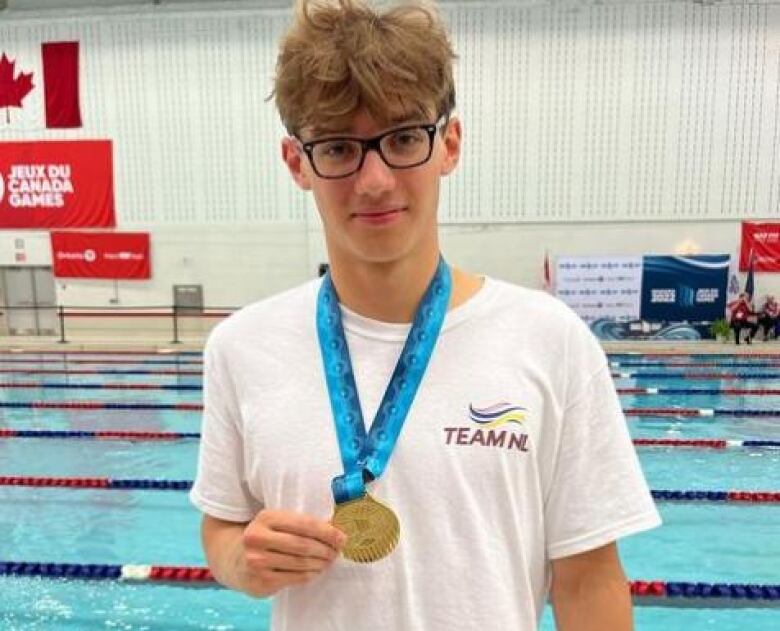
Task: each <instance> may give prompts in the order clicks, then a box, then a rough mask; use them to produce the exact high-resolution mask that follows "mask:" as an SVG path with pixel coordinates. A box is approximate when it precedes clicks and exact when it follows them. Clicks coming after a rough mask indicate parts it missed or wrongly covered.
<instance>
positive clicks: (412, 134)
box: [390, 129, 424, 147]
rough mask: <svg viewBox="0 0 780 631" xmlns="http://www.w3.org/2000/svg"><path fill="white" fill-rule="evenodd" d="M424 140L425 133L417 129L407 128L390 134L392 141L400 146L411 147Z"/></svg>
mask: <svg viewBox="0 0 780 631" xmlns="http://www.w3.org/2000/svg"><path fill="white" fill-rule="evenodd" d="M423 140H424V137H423V134H422V133H421V132H420V130H417V129H405V130H403V131H399V132H396V133H394V134H393V135H392V136H390V142H391V143H392V144H393V145H396V146H398V147H411V146H414V145H416V144H417V143H420V142H422V141H423Z"/></svg>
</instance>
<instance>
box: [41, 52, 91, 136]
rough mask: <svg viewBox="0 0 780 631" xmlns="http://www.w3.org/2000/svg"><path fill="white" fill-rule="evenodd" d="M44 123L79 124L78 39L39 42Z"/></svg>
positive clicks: (70, 125) (57, 125)
mask: <svg viewBox="0 0 780 631" xmlns="http://www.w3.org/2000/svg"><path fill="white" fill-rule="evenodd" d="M41 58H42V61H43V89H44V96H45V101H46V127H49V128H51V127H61V128H62V127H81V110H80V108H79V43H78V42H47V43H45V44H42V45H41Z"/></svg>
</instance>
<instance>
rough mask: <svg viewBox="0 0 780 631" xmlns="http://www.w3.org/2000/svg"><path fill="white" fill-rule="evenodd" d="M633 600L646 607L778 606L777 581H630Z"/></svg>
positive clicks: (744, 607)
mask: <svg viewBox="0 0 780 631" xmlns="http://www.w3.org/2000/svg"><path fill="white" fill-rule="evenodd" d="M631 595H632V597H633V601H634V604H636V605H640V606H649V607H690V608H697V609H709V608H729V609H746V608H769V607H778V606H780V585H760V584H745V583H700V582H696V583H694V582H687V581H686V582H679V581H675V582H666V581H632V582H631Z"/></svg>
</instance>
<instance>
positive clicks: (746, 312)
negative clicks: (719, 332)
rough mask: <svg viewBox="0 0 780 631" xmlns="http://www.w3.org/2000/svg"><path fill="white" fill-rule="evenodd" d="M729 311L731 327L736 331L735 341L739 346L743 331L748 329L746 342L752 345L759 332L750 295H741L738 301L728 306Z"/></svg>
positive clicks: (743, 293)
mask: <svg viewBox="0 0 780 631" xmlns="http://www.w3.org/2000/svg"><path fill="white" fill-rule="evenodd" d="M728 310H729V325H730V326H731V328H732V329H734V341H735V342H736V343H737V344H739V340H740V337H741V335H742V329H747V330H748V335H747V338H746V340H745V341H746V342H747V343H748V344H752V343H753V337H755V335H756V331H758V323H757V321H756V314H755V313H754V310H753V305H752V304H751V301H750V299H749V298H748V295H747V294H746V293H745V292H742V293H741V294H739V297H738V298H737V299H736V300H734V301H733V302H730V303H729V304H728Z"/></svg>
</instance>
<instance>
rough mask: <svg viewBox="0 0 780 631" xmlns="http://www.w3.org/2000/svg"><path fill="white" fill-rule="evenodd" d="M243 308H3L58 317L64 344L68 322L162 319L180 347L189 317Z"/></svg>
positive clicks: (218, 315)
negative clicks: (182, 325) (167, 324)
mask: <svg viewBox="0 0 780 631" xmlns="http://www.w3.org/2000/svg"><path fill="white" fill-rule="evenodd" d="M239 308H240V307H202V308H201V307H182V306H177V305H153V306H136V307H95V306H74V305H68V306H65V305H56V306H55V305H51V306H40V305H36V306H32V305H31V306H11V307H5V306H4V307H0V315H3V314H4V313H5V312H7V311H13V310H18V311H49V312H53V313H55V314H56V316H57V320H58V322H59V340H58V342H59V343H60V344H67V343H68V341H69V340H68V339H67V332H68V327H67V325H66V323H67V321H68V319H74V318H105V319H108V318H159V319H161V320H166V319H167V320H168V321H169V322H170V331H171V340H170V342H171V344H180V343H181V342H182V340H181V326H180V321H181V320H182V319H189V318H207V319H212V318H225V317H227V316H229V315H230V314H232V313H233V312H234V311H237V310H238V309H239Z"/></svg>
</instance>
